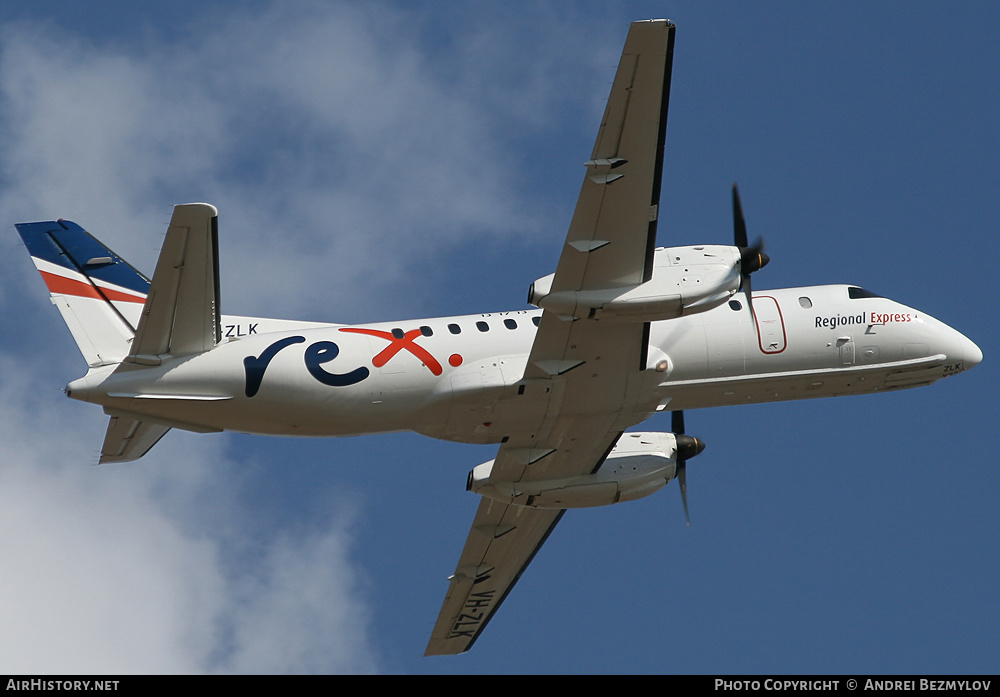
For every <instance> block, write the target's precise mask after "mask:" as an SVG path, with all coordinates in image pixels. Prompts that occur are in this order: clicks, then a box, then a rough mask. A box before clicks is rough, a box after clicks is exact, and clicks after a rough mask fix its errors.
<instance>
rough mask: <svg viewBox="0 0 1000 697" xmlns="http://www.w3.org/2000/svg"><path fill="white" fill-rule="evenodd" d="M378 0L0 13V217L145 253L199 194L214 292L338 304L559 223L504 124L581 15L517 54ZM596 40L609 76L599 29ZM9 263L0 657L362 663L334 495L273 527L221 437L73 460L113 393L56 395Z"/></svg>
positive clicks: (559, 64) (266, 308) (193, 665)
mask: <svg viewBox="0 0 1000 697" xmlns="http://www.w3.org/2000/svg"><path fill="white" fill-rule="evenodd" d="M377 9H378V11H377V12H376V11H372V10H371V9H369V8H367V7H366V9H365V10H360V9H357V7H356V6H354V5H349V4H346V3H345V4H326V3H322V4H320V3H316V4H296V5H294V6H285V5H283V4H277V3H276V4H274V5H273V6H265V7H264V8H263V9H262V10H260V11H255V10H247V11H245V12H243V13H240V12H232V11H230V12H229V14H227V15H226V16H225V17H218V18H216V19H215V20H214V21H205V22H199V18H197V17H194V18H192V20H191V25H190V31H189V32H188V33H187V34H186V35H184V36H183V37H174V38H172V39H169V40H165V39H163V38H162V37H161V38H151V39H149V40H148V41H146V42H145V43H138V42H135V41H133V42H126V43H122V42H110V41H108V42H102V40H101V37H99V36H95V37H90V38H86V39H85V38H83V37H82V36H80V35H77V34H75V33H73V31H71V30H69V29H66V28H59V27H56V26H53V25H52V24H48V23H46V24H33V23H30V22H19V23H17V24H9V25H6V26H0V46H2V48H0V181H2V182H3V187H2V188H0V220H2V221H3V224H4V226H5V227H6V226H9V225H10V224H11V223H14V222H22V221H26V220H44V219H50V218H55V217H65V218H69V219H73V220H76V221H77V222H79V223H81V224H82V225H84V226H85V227H87V228H88V229H90V230H91V231H92V232H93V233H95V234H96V235H97V236H98V237H100V238H101V239H102V240H103V241H105V242H107V243H108V244H109V245H110V246H111V247H112V248H114V249H115V250H116V251H117V252H119V253H120V254H122V255H123V256H124V257H126V258H128V259H129V260H130V261H131V262H133V263H134V264H135V265H136V266H138V267H139V268H140V269H142V270H145V271H147V272H151V270H152V268H153V266H154V263H155V259H156V254H157V252H158V249H159V246H160V240H161V236H162V233H163V231H164V230H165V228H166V223H167V221H168V220H169V215H170V205H171V204H173V203H180V202H186V201H192V200H207V201H209V202H212V203H215V204H216V205H217V206H218V207H219V208H220V214H221V221H220V227H221V234H222V256H223V283H224V287H223V291H222V293H223V301H224V303H225V306H224V307H225V310H226V311H227V312H234V313H237V312H239V313H247V314H250V313H253V314H259V315H268V314H275V315H281V316H293V317H294V316H305V317H316V318H321V317H326V318H330V319H349V320H350V319H353V320H359V319H362V318H364V317H365V315H366V314H368V312H369V311H371V310H372V309H373V308H375V307H380V308H381V309H382V311H383V312H384V311H385V310H384V306H385V304H386V303H385V300H384V298H383V297H382V296H383V294H384V293H385V290H386V289H387V288H394V289H398V287H399V281H400V279H405V278H407V277H408V276H409V277H413V276H417V275H419V274H420V269H421V266H426V264H428V263H431V262H433V261H435V260H436V259H437V258H438V257H439V256H440V252H441V250H447V249H448V248H449V247H451V246H453V245H455V244H456V243H468V242H470V241H471V240H474V239H483V240H487V239H492V238H495V237H497V236H502V235H522V236H525V235H527V234H529V233H533V232H536V231H539V230H541V229H543V228H546V227H548V228H550V229H551V227H552V226H553V225H555V226H557V227H561V226H563V225H565V222H566V221H565V220H562V219H550V218H549V217H547V216H550V215H551V214H550V213H548V212H547V211H546V210H545V209H543V208H540V207H539V206H538V201H537V199H536V198H534V197H533V196H534V195H533V190H535V189H537V188H538V180H537V179H535V178H533V177H537V176H538V174H537V170H536V171H534V173H531V172H529V171H528V170H527V169H526V167H527V165H528V164H530V163H531V162H532V161H533V160H534V159H537V157H538V153H537V152H536V151H532V150H526V149H524V145H523V144H524V142H526V141H524V140H523V139H522V137H523V136H524V134H523V133H518V131H519V128H520V127H521V126H524V127H525V128H529V129H537V128H544V124H545V122H546V115H547V114H548V113H549V110H551V109H553V108H556V107H554V106H553V105H557V104H561V103H564V101H560V100H561V99H564V97H565V92H566V91H567V90H571V89H572V85H573V84H574V83H573V82H572V80H566V79H564V77H565V76H566V75H568V74H570V73H571V72H572V71H569V70H568V69H567V68H568V66H567V65H566V64H565V62H563V61H562V60H560V59H553V58H552V56H553V55H559V54H560V53H561V51H560V50H559V45H560V44H564V43H568V42H575V41H578V40H580V37H579V36H578V35H577V32H576V31H575V27H574V26H573V23H572V21H570V20H566V19H565V17H563V18H562V21H561V22H560V23H558V24H553V25H551V26H549V27H547V28H546V31H545V32H544V36H545V38H546V43H545V45H539V46H536V48H535V50H534V51H533V52H530V53H527V54H525V55H522V56H519V57H517V59H516V61H513V62H514V63H516V64H517V65H518V66H519V68H518V70H520V71H521V72H520V73H517V72H516V71H515V72H514V73H510V72H508V71H507V70H506V66H505V65H504V64H503V59H502V57H501V56H499V55H498V54H497V50H496V48H495V43H496V38H497V35H498V33H502V32H504V31H505V30H507V29H509V28H510V26H511V22H512V21H513V20H504V18H502V17H496V16H494V17H493V18H492V21H490V22H483V23H472V22H467V26H465V27H463V30H462V31H461V33H460V38H459V39H458V40H457V41H456V42H455V43H456V46H457V48H454V49H452V50H451V52H448V51H444V52H437V53H435V52H433V51H429V50H428V47H427V46H426V45H424V44H422V43H421V39H420V36H421V32H423V33H424V35H426V34H433V33H434V31H435V30H436V28H434V27H428V26H426V25H424V26H417V27H416V29H417V30H416V31H413V30H412V29H413V26H411V25H413V24H417V25H419V24H420V22H419V21H418V20H419V15H417V14H414V13H412V12H407V11H403V10H400V9H399V8H398V7H396V6H392V5H380V6H378V8H377ZM469 12H472V10H470V11H469ZM504 21H506V24H505V23H504ZM542 34H543V32H542V31H541V30H538V31H537V32H535V33H534V36H535V38H536V39H537V38H538V37H540V36H541V35H542ZM456 57H458V58H460V60H456ZM449 60H451V61H453V62H452V63H450V64H449V63H448V61H449ZM594 60H595V65H596V66H599V67H600V68H601V69H604V68H607V75H608V79H610V75H611V71H612V70H613V64H614V58H613V56H612V57H610V58H609V57H608V56H607V55H605V54H604V53H602V51H600V50H596V51H595V58H594ZM605 63H609V64H610V67H608V66H606V65H605ZM594 69H595V70H596V69H597V68H596V67H595V68H594ZM518 74H520V75H529V76H530V78H531V79H530V80H527V81H524V82H518V80H519V78H518V77H516V75H518ZM483 76H486V77H485V78H484V77H483ZM494 80H495V81H496V84H498V85H504V87H503V89H495V90H491V87H490V84H491V82H492V81H494ZM487 81H489V82H487ZM512 88H516V89H515V90H514V91H516V97H514V98H513V99H512V98H511V97H510V94H511V91H512ZM598 93H600V94H599V98H600V99H603V97H604V95H603V90H598ZM553 95H560V98H559V99H556V98H554V97H553ZM581 101H582V102H583V103H585V105H586V107H587V108H589V109H592V108H593V104H592V100H591V99H590V98H589V97H582V98H581ZM501 132H502V133H504V134H505V139H501V138H500V137H499V135H498V134H499V133H501ZM511 134H514V135H511ZM580 159H581V161H582V159H583V157H582V155H581V158H580ZM560 235H561V233H557V234H556V235H555V238H558V237H560ZM0 249H2V250H3V251H4V252H9V253H5V254H0V275H2V276H3V277H4V278H5V279H21V278H23V277H25V275H26V274H27V273H28V272H27V271H26V269H27V268H28V267H29V266H30V264H29V262H28V260H27V259H26V258H25V256H24V255H23V253H22V250H20V249H19V248H18V247H17V246H16V244H15V243H14V242H13V233H12V231H10V230H9V229H8V231H7V233H6V237H5V239H3V240H0ZM33 280H34V281H35V282H37V278H35V279H33ZM8 285H9V284H8V283H7V282H5V284H4V286H5V288H4V289H3V291H2V292H0V307H2V308H3V310H4V314H5V317H6V318H7V321H8V322H9V323H10V326H14V327H18V336H16V337H15V336H13V335H12V334H10V333H8V334H6V335H4V336H0V443H2V450H3V465H2V466H0V554H2V555H3V558H4V568H3V570H2V571H0V578H2V583H0V589H2V592H0V616H3V618H4V621H3V622H2V623H0V671H3V672H25V673H36V672H37V673H53V672H61V673H93V672H97V673H100V672H113V673H129V672H163V673H170V672H331V671H343V672H359V671H372V670H375V669H377V668H378V666H379V660H378V658H377V657H376V656H375V654H376V651H375V649H374V648H373V647H372V641H371V639H370V637H369V636H368V632H369V630H368V625H369V617H368V610H367V601H368V599H367V598H366V597H365V596H364V594H363V592H362V590H361V589H360V584H359V583H358V578H359V576H360V575H361V574H362V573H363V572H361V571H360V570H359V569H358V568H357V565H356V563H355V561H354V560H353V558H352V552H351V550H352V533H351V517H350V515H348V514H340V515H338V516H333V517H327V518H321V519H319V520H312V522H311V523H310V524H309V525H308V526H303V527H300V528H296V529H292V527H291V526H290V525H289V524H287V521H279V523H278V525H277V526H276V527H275V529H272V530H269V531H267V532H263V531H262V530H261V528H260V526H259V525H257V524H256V523H255V522H254V521H252V520H251V516H250V515H249V514H248V513H247V512H246V511H245V509H244V507H243V504H242V503H241V501H240V500H239V496H238V494H236V493H233V492H234V491H237V490H238V482H239V478H240V476H241V475H240V474H239V473H238V471H237V468H236V467H235V464H234V463H231V462H228V461H227V459H226V456H225V452H224V450H223V448H222V445H221V444H222V443H224V442H225V441H224V439H219V438H216V439H214V440H213V439H212V438H211V437H199V438H197V439H194V438H185V437H181V436H176V435H171V436H168V438H167V439H165V440H164V442H163V443H161V444H160V445H158V446H157V448H156V449H155V450H154V451H153V452H152V453H151V454H150V455H148V456H147V458H146V459H147V461H145V462H143V463H138V464H135V465H129V466H120V467H101V468H96V469H95V468H91V467H87V466H86V465H87V464H90V463H92V462H94V461H96V458H97V448H98V446H99V444H100V438H101V436H102V434H103V428H104V425H105V417H103V416H102V415H101V414H100V413H99V411H98V410H94V409H88V408H87V407H85V406H83V405H79V404H71V403H68V402H66V401H65V400H63V401H59V398H58V397H54V396H53V395H55V394H57V393H56V392H55V390H56V389H57V388H58V387H59V386H61V384H57V383H59V381H60V380H64V379H65V376H64V377H63V378H53V375H55V374H58V373H59V371H58V370H53V367H52V365H51V364H48V363H47V360H48V359H49V358H50V357H51V356H52V355H54V353H55V348H54V347H55V345H60V346H66V347H68V341H67V340H66V337H65V335H62V336H60V339H59V341H50V340H49V339H50V337H53V336H57V335H59V334H61V333H62V329H61V328H57V327H56V325H57V323H58V322H59V320H58V317H57V315H56V313H55V312H54V311H51V310H48V309H47V308H46V310H47V311H48V312H50V314H49V315H48V317H46V318H44V320H42V321H41V322H40V323H39V324H37V325H36V324H33V322H34V320H35V318H32V320H30V321H29V320H27V319H25V318H24V316H23V311H24V308H25V304H24V299H23V298H22V297H20V295H19V293H20V290H21V289H17V291H18V292H17V293H12V292H11V291H10V290H9V289H8V288H6V286H8ZM24 290H25V291H26V292H31V293H36V294H40V293H41V292H42V288H41V284H40V283H39V284H37V285H36V286H33V287H29V288H26V289H24ZM400 301H401V303H402V306H403V307H413V306H414V303H418V302H419V299H418V298H416V297H412V296H411V297H406V298H401V299H400ZM406 303H410V304H409V305H406ZM30 307H31V309H33V310H34V309H37V305H31V306H30ZM39 311H42V310H39ZM15 339H16V343H15V341H14V340H15ZM60 342H61V343H60ZM26 346H28V347H32V348H33V349H34V348H37V353H35V354H34V355H33V360H26V359H25V355H24V350H25V347H26ZM73 358H74V359H75V358H76V357H75V356H73ZM69 377H73V376H72V375H71V376H69ZM194 441H196V442H198V444H199V445H198V446H197V447H193V446H191V445H190V443H191V442H194ZM81 444H87V445H86V447H88V448H90V450H89V451H87V452H83V453H81ZM283 522H284V525H283V524H282V523H283ZM251 559H252V560H253V564H252V565H250V564H249V560H251Z"/></svg>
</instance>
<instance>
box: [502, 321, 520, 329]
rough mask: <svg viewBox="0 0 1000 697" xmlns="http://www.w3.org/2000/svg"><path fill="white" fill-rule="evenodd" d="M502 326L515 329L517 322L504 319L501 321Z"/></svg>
mask: <svg viewBox="0 0 1000 697" xmlns="http://www.w3.org/2000/svg"><path fill="white" fill-rule="evenodd" d="M503 326H505V327H507V329H517V322H515V321H514V320H512V319H505V320H504V321H503Z"/></svg>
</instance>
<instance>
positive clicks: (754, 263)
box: [733, 184, 771, 326]
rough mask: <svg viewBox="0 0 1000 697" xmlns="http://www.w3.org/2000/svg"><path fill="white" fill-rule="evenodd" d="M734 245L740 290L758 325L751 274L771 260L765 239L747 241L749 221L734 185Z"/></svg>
mask: <svg viewBox="0 0 1000 697" xmlns="http://www.w3.org/2000/svg"><path fill="white" fill-rule="evenodd" d="M733 243H734V244H735V245H736V247H738V248H739V250H740V277H741V278H740V290H741V291H744V292H745V293H746V296H747V305H748V306H749V307H750V315H751V316H752V317H753V320H754V326H756V325H757V315H756V314H754V311H753V289H752V288H751V285H750V274H752V273H753V272H754V271H759V270H761V269H762V268H764V267H765V266H767V262H769V261H771V258H770V257H769V256H767V255H766V254H764V238H763V237H758V238H757V241H756V242H754V244H753V246H752V247H751V246H750V243H749V242H748V241H747V221H746V219H745V218H744V217H743V205H742V204H741V203H740V190H739V189H738V188H737V187H736V184H733Z"/></svg>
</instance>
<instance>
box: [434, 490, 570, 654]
mask: <svg viewBox="0 0 1000 697" xmlns="http://www.w3.org/2000/svg"><path fill="white" fill-rule="evenodd" d="M563 513H564V511H560V510H552V509H536V508H524V507H522V506H515V505H511V504H504V503H501V502H499V501H493V500H491V499H487V498H484V499H483V500H482V501H481V502H480V504H479V510H478V511H476V517H475V519H474V520H473V522H472V530H471V531H470V532H469V537H468V539H467V540H466V542H465V549H463V550H462V556H461V557H460V558H459V561H458V568H457V569H456V570H455V574H454V575H453V576H452V577H451V579H449V580H450V585H449V587H448V594H447V595H446V596H445V599H444V604H443V605H442V606H441V612H440V614H439V615H438V619H437V623H436V624H435V625H434V631H433V632H432V633H431V639H430V641H429V642H428V644H427V650H426V651H425V653H424V655H425V656H442V655H449V654H456V653H463V652H465V651H468V650H469V649H470V648H472V644H473V643H475V641H476V639H478V638H479V635H480V634H481V633H482V631H483V630H484V629H485V628H486V624H487V623H488V622H489V621H490V618H492V617H493V614H494V613H495V612H496V611H497V608H499V607H500V604H501V603H502V602H503V600H504V598H506V597H507V594H508V593H509V592H510V590H511V589H512V588H513V587H514V584H515V583H517V580H518V578H520V576H521V573H522V572H523V571H524V569H525V568H526V567H527V566H528V564H529V563H530V562H531V560H532V558H533V557H534V556H535V552H537V551H538V549H539V548H540V547H541V546H542V543H543V542H545V539H546V538H547V537H548V536H549V533H550V532H552V529H553V528H554V527H555V525H556V523H558V522H559V519H560V518H561V517H562V514H563Z"/></svg>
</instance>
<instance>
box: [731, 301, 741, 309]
mask: <svg viewBox="0 0 1000 697" xmlns="http://www.w3.org/2000/svg"><path fill="white" fill-rule="evenodd" d="M729 307H731V308H733V309H734V310H736V311H739V310H742V309H743V305H741V304H740V301H739V300H730V301H729Z"/></svg>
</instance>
